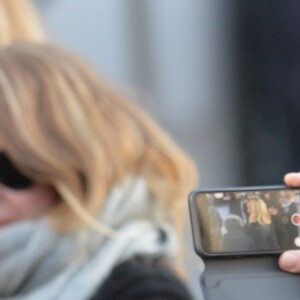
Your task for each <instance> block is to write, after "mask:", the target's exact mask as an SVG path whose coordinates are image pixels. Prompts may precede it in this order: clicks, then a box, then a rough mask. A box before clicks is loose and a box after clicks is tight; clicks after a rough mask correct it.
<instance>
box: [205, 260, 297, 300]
mask: <svg viewBox="0 0 300 300" xmlns="http://www.w3.org/2000/svg"><path fill="white" fill-rule="evenodd" d="M200 285H201V287H202V290H203V297H204V299H205V300H253V299H255V300H284V299H288V300H298V299H299V297H300V276H298V275H293V274H289V273H285V272H283V271H281V270H280V269H279V267H278V258H277V257H251V258H235V259H206V260H205V271H204V272H203V274H202V275H201V278H200Z"/></svg>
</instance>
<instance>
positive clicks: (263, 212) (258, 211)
mask: <svg viewBox="0 0 300 300" xmlns="http://www.w3.org/2000/svg"><path fill="white" fill-rule="evenodd" d="M247 206H248V207H249V208H250V215H249V223H250V224H252V223H259V224H261V225H268V224H271V216H270V213H269V211H268V208H267V205H266V203H265V202H264V201H263V200H262V199H260V198H258V199H251V200H247Z"/></svg>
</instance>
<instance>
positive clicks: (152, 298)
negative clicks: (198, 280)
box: [91, 258, 192, 300]
mask: <svg viewBox="0 0 300 300" xmlns="http://www.w3.org/2000/svg"><path fill="white" fill-rule="evenodd" d="M191 299H192V298H191V296H190V294H189V292H188V290H187V288H186V287H185V286H184V284H183V283H182V282H181V281H180V280H179V279H178V278H177V277H176V276H175V275H174V273H173V272H172V271H171V270H169V269H168V268H166V267H164V266H162V264H160V263H156V262H153V260H152V261H151V260H147V259H144V258H135V259H131V260H129V261H126V262H123V263H122V264H120V265H118V266H116V267H115V268H114V269H113V270H112V272H111V274H110V276H109V277H108V278H107V279H106V281H105V282H104V283H103V284H102V285H101V287H100V288H99V290H98V291H97V293H96V294H95V295H94V296H93V297H92V299H91V300H191Z"/></svg>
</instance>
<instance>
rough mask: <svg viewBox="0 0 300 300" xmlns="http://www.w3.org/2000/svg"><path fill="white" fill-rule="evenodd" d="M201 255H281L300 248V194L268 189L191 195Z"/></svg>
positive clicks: (282, 188)
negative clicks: (286, 251)
mask: <svg viewBox="0 0 300 300" xmlns="http://www.w3.org/2000/svg"><path fill="white" fill-rule="evenodd" d="M189 209H190V217H191V223H192V232H193V241H194V247H195V250H196V252H197V254H199V255H200V256H202V257H203V256H204V257H218V256H220V257H224V256H257V255H276V254H280V253H282V252H283V251H285V250H288V249H300V189H298V188H289V187H287V186H263V187H247V188H226V189H215V190H196V191H193V192H192V193H191V194H190V195H189Z"/></svg>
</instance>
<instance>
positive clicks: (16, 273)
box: [0, 178, 177, 300]
mask: <svg viewBox="0 0 300 300" xmlns="http://www.w3.org/2000/svg"><path fill="white" fill-rule="evenodd" d="M106 203H107V205H106V207H105V209H104V212H103V213H102V214H101V217H100V220H101V221H102V222H104V223H105V224H107V225H108V226H111V227H112V228H115V229H117V230H118V232H119V235H118V236H119V237H115V238H107V237H104V236H102V235H100V234H99V233H97V232H95V231H92V230H85V231H81V232H77V233H72V234H67V235H63V234H60V233H58V232H56V231H54V230H53V229H52V228H51V227H50V226H49V225H48V223H47V221H46V220H44V219H40V220H35V221H29V222H20V223H15V224H12V225H9V226H6V227H5V228H3V229H1V230H0V299H11V300H41V299H45V300H69V299H70V300H71V299H72V300H88V299H90V298H91V297H92V295H93V294H94V293H95V291H96V290H97V289H98V288H99V287H100V285H101V283H102V282H103V281H104V280H105V279H106V278H107V276H108V275H109V273H110V271H111V270H112V268H113V267H114V266H115V265H116V264H118V263H120V262H122V261H124V260H127V259H129V258H131V257H133V256H135V255H140V254H141V255H151V256H165V257H173V256H174V255H175V252H176V249H177V247H176V238H175V235H174V233H173V230H172V229H171V228H170V227H169V226H168V225H167V224H166V223H165V222H164V221H163V217H162V216H160V209H159V203H160V202H159V201H156V200H154V199H153V198H152V197H151V194H150V193H149V191H148V188H147V185H146V184H145V182H144V181H143V180H142V179H140V178H138V179H133V180H131V181H130V184H128V182H127V183H126V184H124V185H120V186H118V187H116V188H115V189H114V190H113V191H112V192H111V194H110V195H109V197H108V199H107V201H106ZM162 231H163V232H164V234H163V236H165V237H166V239H162Z"/></svg>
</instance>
